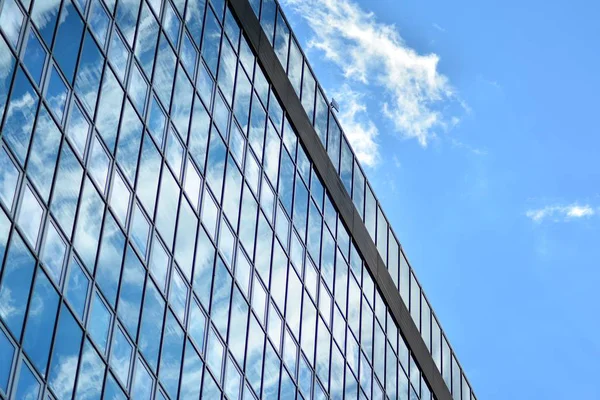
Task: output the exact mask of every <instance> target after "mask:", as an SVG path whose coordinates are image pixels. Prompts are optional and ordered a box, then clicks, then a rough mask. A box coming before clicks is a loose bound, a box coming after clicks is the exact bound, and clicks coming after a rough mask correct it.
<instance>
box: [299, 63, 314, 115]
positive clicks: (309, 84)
mask: <svg viewBox="0 0 600 400" xmlns="http://www.w3.org/2000/svg"><path fill="white" fill-rule="evenodd" d="M302 106H303V107H304V110H305V111H306V114H307V115H308V119H310V121H311V122H312V120H313V114H314V111H315V78H314V76H313V74H312V72H311V71H310V69H309V67H308V64H307V63H306V62H305V63H304V77H303V79H302Z"/></svg>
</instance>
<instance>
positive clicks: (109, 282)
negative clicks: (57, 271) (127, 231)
mask: <svg viewBox="0 0 600 400" xmlns="http://www.w3.org/2000/svg"><path fill="white" fill-rule="evenodd" d="M124 250H125V237H124V235H123V233H122V232H121V229H120V228H119V226H118V225H117V223H116V222H115V220H114V219H113V217H112V216H111V215H108V216H107V217H106V220H105V221H104V229H103V231H102V246H101V247H100V254H99V255H98V265H97V266H96V284H97V285H98V286H99V287H100V289H101V290H102V293H103V294H104V296H105V297H106V300H107V301H108V303H109V304H110V305H111V307H113V308H114V306H115V302H116V300H117V289H118V288H119V278H120V274H121V262H122V261H123V252H124Z"/></svg>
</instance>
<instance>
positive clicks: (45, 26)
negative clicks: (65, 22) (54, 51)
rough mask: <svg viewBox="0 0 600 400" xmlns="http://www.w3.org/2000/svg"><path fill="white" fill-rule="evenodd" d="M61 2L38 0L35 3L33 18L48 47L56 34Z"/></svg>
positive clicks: (56, 0)
mask: <svg viewBox="0 0 600 400" xmlns="http://www.w3.org/2000/svg"><path fill="white" fill-rule="evenodd" d="M60 3H61V2H60V1H58V0H54V1H48V2H42V1H36V2H34V3H33V10H32V12H31V19H32V20H33V22H34V23H35V24H36V26H37V28H38V29H39V31H40V33H41V34H42V38H43V39H44V41H45V42H46V45H47V46H48V47H50V45H51V44H52V36H53V35H54V27H55V26H56V19H57V17H58V9H59V7H60Z"/></svg>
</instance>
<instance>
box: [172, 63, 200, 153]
mask: <svg viewBox="0 0 600 400" xmlns="http://www.w3.org/2000/svg"><path fill="white" fill-rule="evenodd" d="M193 98H194V90H193V89H192V84H191V83H190V81H189V79H188V78H187V77H186V75H185V73H184V72H183V70H182V69H181V68H179V71H178V72H177V79H176V81H175V93H174V94H173V104H172V105H171V120H172V121H173V124H174V125H175V128H177V131H178V132H179V135H180V136H181V138H182V139H183V140H184V142H186V141H187V137H188V128H189V125H190V115H191V112H192V99H193Z"/></svg>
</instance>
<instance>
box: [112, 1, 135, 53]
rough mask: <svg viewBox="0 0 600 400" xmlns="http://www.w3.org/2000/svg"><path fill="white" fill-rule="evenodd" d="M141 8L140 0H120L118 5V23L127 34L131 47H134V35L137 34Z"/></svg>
mask: <svg viewBox="0 0 600 400" xmlns="http://www.w3.org/2000/svg"><path fill="white" fill-rule="evenodd" d="M139 9H140V0H130V1H125V2H120V3H119V4H118V7H117V15H116V20H117V24H118V25H119V28H121V31H122V32H123V34H124V35H125V38H126V39H127V42H128V43H129V46H130V47H133V36H134V35H135V27H136V23H137V17H138V12H139Z"/></svg>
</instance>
